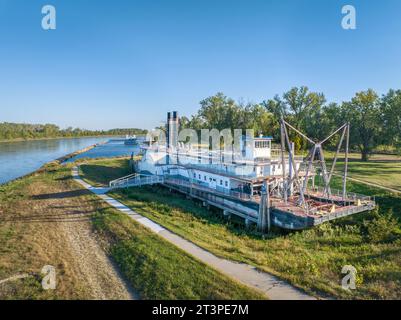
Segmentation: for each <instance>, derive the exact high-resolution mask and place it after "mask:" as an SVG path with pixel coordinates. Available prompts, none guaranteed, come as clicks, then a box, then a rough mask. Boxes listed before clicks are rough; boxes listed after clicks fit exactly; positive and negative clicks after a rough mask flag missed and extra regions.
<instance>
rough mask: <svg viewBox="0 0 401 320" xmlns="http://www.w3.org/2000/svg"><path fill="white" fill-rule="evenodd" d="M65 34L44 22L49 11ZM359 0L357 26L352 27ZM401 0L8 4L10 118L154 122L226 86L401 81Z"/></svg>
mask: <svg viewBox="0 0 401 320" xmlns="http://www.w3.org/2000/svg"><path fill="white" fill-rule="evenodd" d="M46 4H52V5H54V6H55V7H56V10H57V30H53V31H44V30H42V28H41V19H42V14H41V8H42V6H43V5H46ZM345 4H352V5H354V6H355V8H356V11H357V30H352V31H350V30H348V31H346V30H343V29H342V28H341V19H342V14H341V8H342V6H343V5H345ZM400 12H401V1H399V0H381V1H378V0H364V1H351V0H349V1H337V0H270V1H269V0H157V1H156V0H126V1H123V0H114V1H111V0H110V1H106V0H102V1H96V0H46V1H37V0H29V1H27V0H0V122H3V121H10V122H29V123H46V122H51V123H56V124H58V125H60V126H61V127H66V126H74V127H82V128H90V129H98V128H99V129H100V128H102V129H108V128H114V127H144V128H152V127H153V126H155V125H158V124H160V121H162V120H164V117H165V112H166V111H168V110H173V109H175V110H178V111H179V112H180V113H181V114H184V115H190V114H193V113H195V112H196V110H197V109H198V106H199V101H200V100H201V99H203V98H205V97H207V96H209V95H213V94H215V93H216V92H219V91H222V92H224V93H225V94H226V95H228V96H230V97H233V98H235V99H243V100H245V101H252V102H260V101H262V100H265V99H268V98H271V97H273V96H274V95H275V94H281V93H282V92H284V91H285V90H288V89H289V88H291V87H293V86H300V85H307V86H308V87H309V88H310V89H311V90H314V91H319V92H324V93H325V95H326V97H327V99H328V100H329V101H336V102H341V101H343V100H348V99H350V98H351V97H352V96H353V94H354V93H355V92H356V91H360V90H365V89H367V88H373V89H375V90H376V91H377V92H379V93H380V94H381V93H385V92H387V91H388V89H390V88H400V87H401V36H400V35H401V19H400Z"/></svg>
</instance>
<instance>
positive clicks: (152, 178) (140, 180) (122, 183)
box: [109, 173, 164, 189]
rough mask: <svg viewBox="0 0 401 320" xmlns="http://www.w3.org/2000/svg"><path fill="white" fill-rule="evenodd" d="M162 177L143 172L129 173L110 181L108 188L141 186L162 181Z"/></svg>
mask: <svg viewBox="0 0 401 320" xmlns="http://www.w3.org/2000/svg"><path fill="white" fill-rule="evenodd" d="M163 182H164V177H163V176H157V175H144V174H137V173H135V174H130V175H128V176H125V177H122V178H119V179H116V180H113V181H110V183H109V187H110V189H119V188H128V187H141V186H145V185H152V184H157V183H163Z"/></svg>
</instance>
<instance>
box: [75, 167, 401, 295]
mask: <svg viewBox="0 0 401 320" xmlns="http://www.w3.org/2000/svg"><path fill="white" fill-rule="evenodd" d="M91 165H92V166H93V167H92V168H91V170H92V175H91V177H90V179H91V180H92V181H96V174H93V173H94V172H97V175H98V176H99V180H98V182H100V181H102V179H103V178H104V173H103V170H102V167H100V166H97V164H96V163H93V164H89V165H88V166H91ZM115 165H117V164H116V163H113V166H115ZM119 165H120V166H121V167H120V168H119V170H121V169H122V168H123V167H124V166H125V165H126V163H125V162H124V161H122V162H120V163H119ZM102 166H106V167H107V163H102ZM88 168H89V167H86V168H83V173H84V174H85V171H87V170H88ZM116 172H117V171H116ZM107 176H108V177H109V178H110V177H112V178H116V177H117V176H118V175H117V174H116V175H115V176H113V175H112V173H111V172H110V171H108V173H107ZM102 177H103V178H102ZM340 182H341V181H340V180H339V179H337V178H335V179H334V181H333V186H334V187H336V186H337V187H338V186H339V184H340ZM349 190H350V191H354V192H358V193H364V194H368V195H375V196H376V199H377V201H378V203H379V205H380V209H379V211H378V212H377V213H364V214H358V215H355V216H353V217H349V218H345V219H341V220H338V221H336V222H333V223H327V224H324V225H322V226H320V227H316V228H314V229H311V230H305V231H301V232H291V233H287V232H283V231H281V230H275V231H274V232H273V233H272V234H271V235H269V236H268V237H267V238H266V239H263V238H262V236H261V235H260V234H258V233H257V232H255V231H246V230H244V228H243V227H241V226H239V225H237V224H235V223H233V222H230V221H226V220H223V219H222V218H221V215H220V214H217V213H213V212H210V211H207V210H206V209H205V208H203V207H201V206H200V205H199V204H196V203H194V202H193V201H192V200H187V199H185V198H184V197H182V196H181V195H179V194H171V193H170V192H168V191H167V190H165V189H164V188H161V187H146V188H141V189H134V188H131V189H129V190H128V191H127V190H122V191H118V192H114V193H113V196H114V197H116V198H118V199H119V200H120V201H122V202H123V203H125V204H126V205H128V206H129V207H131V208H133V209H134V210H135V211H137V212H138V213H140V214H143V215H145V216H147V217H149V218H151V219H152V220H154V221H157V222H158V223H160V224H162V225H164V226H165V227H167V228H168V229H170V230H172V231H174V232H176V233H177V234H179V235H181V236H183V237H185V238H187V239H189V240H191V241H193V242H194V243H196V244H198V245H199V246H201V247H203V248H206V249H208V250H210V251H211V252H213V253H215V254H217V255H219V256H221V257H225V258H229V259H232V260H236V261H241V262H246V263H249V264H251V265H254V266H256V267H258V268H260V269H262V270H265V271H267V272H271V273H274V274H276V275H278V276H280V277H282V278H284V279H287V280H288V281H289V282H291V283H292V284H294V285H297V286H299V287H301V288H304V289H305V290H306V291H308V292H310V293H314V294H322V295H329V296H332V297H338V298H347V299H397V298H398V299H399V298H400V297H401V249H400V248H401V238H400V233H401V232H400V229H401V225H400V220H398V221H397V220H394V217H397V218H398V219H399V218H400V217H401V216H400V215H401V197H398V196H396V195H393V194H390V193H387V192H383V191H382V190H378V189H375V188H372V187H367V186H366V185H363V184H359V183H354V182H350V183H349ZM391 211H392V212H393V213H391ZM387 214H392V217H393V218H389V216H387ZM347 264H351V265H353V266H354V267H355V268H356V269H357V270H358V277H357V290H355V291H351V292H347V291H345V290H343V289H342V288H341V278H342V277H343V275H342V274H341V269H342V267H343V266H344V265H347Z"/></svg>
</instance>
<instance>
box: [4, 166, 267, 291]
mask: <svg viewBox="0 0 401 320" xmlns="http://www.w3.org/2000/svg"><path fill="white" fill-rule="evenodd" d="M109 161H110V163H111V164H113V165H116V164H120V165H121V167H122V168H118V167H116V166H115V167H114V170H115V171H114V170H111V171H113V172H115V173H116V174H118V175H120V174H121V173H123V174H125V170H126V169H124V166H126V164H127V161H126V160H121V159H117V160H116V159H113V160H109ZM94 163H95V165H96V170H94V169H93V168H91V167H85V166H83V168H84V170H87V171H88V172H90V173H91V175H90V177H92V178H93V177H94V176H95V175H94V173H93V172H101V171H99V166H100V168H103V169H105V170H104V174H103V175H100V176H99V177H100V178H99V180H98V181H99V182H98V183H99V184H100V183H102V181H106V180H107V179H109V177H111V176H112V174H111V173H110V170H108V168H106V167H104V166H103V164H104V163H103V162H102V161H95V162H94ZM91 169H92V170H91ZM60 193H62V194H63V196H60V197H56V198H54V199H57V200H54V199H53V200H52V203H51V205H49V203H48V202H47V199H48V196H52V195H58V194H60ZM68 194H71V196H68ZM42 196H43V199H42ZM71 197H73V198H71ZM56 208H57V209H56ZM63 208H64V209H63ZM74 211H77V212H86V213H87V217H88V219H90V221H92V222H93V226H94V228H95V230H96V233H97V236H98V237H99V240H101V244H102V245H104V247H105V250H107V252H108V253H109V255H110V257H111V258H112V259H114V260H115V261H116V263H117V264H118V266H119V267H120V269H121V270H122V272H123V274H124V275H125V277H126V278H127V279H128V281H129V282H130V284H131V285H132V287H133V288H134V290H135V291H136V292H137V293H138V294H139V296H140V298H142V299H263V298H265V297H264V296H262V295H261V294H260V293H258V292H256V291H255V290H253V289H250V288H248V287H246V286H243V285H242V284H239V283H237V282H236V281H234V280H232V279H231V278H228V277H226V276H225V275H223V274H221V273H219V272H218V271H216V270H214V269H212V268H210V267H208V266H207V265H205V264H203V263H202V262H200V261H198V260H197V259H195V258H194V257H192V256H190V255H188V254H186V253H185V252H184V251H182V250H180V249H178V248H177V247H175V246H173V245H172V244H170V243H169V242H167V241H165V240H163V239H162V238H160V237H159V236H157V235H155V234H153V233H152V232H150V231H149V230H148V229H146V228H145V227H143V226H142V225H140V224H138V223H137V222H135V221H134V220H132V219H131V218H129V217H128V216H126V215H124V214H121V213H120V212H119V211H117V210H115V209H113V208H110V207H109V206H108V205H107V204H106V203H105V202H103V201H102V200H100V199H99V198H98V197H97V196H95V195H92V194H90V193H88V192H86V191H83V190H82V188H81V187H80V186H79V185H77V184H76V183H75V182H73V181H72V179H71V165H67V166H60V165H57V164H54V165H52V166H48V167H47V168H46V169H44V170H41V171H40V172H37V173H35V174H33V175H31V176H29V177H25V178H22V179H20V180H17V181H15V182H12V183H9V184H7V185H4V186H0V244H1V245H0V280H2V279H6V278H8V277H11V276H14V275H16V274H21V273H32V275H33V277H30V278H27V279H25V280H17V281H13V282H9V283H6V284H1V285H0V299H88V298H90V297H91V295H90V293H88V292H86V291H85V288H86V287H85V283H84V282H83V283H82V281H78V280H77V279H80V275H79V274H76V272H79V270H80V268H79V266H77V265H76V264H77V263H79V261H78V262H77V261H76V259H75V260H74V259H71V258H69V256H68V246H66V244H65V242H64V240H65V238H62V235H63V231H62V229H61V228H59V227H60V225H59V224H57V223H55V222H52V223H50V222H49V221H48V220H51V219H52V215H55V217H54V218H55V219H56V220H57V219H60V218H61V216H62V215H64V214H66V215H68V213H70V212H74ZM33 221H34V222H33ZM77 223H78V222H77ZM73 225H74V224H72V226H73ZM49 263H51V264H52V265H55V266H57V289H56V290H49V291H45V290H43V289H42V287H41V275H40V270H41V268H42V267H43V266H44V265H46V264H49Z"/></svg>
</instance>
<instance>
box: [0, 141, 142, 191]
mask: <svg viewBox="0 0 401 320" xmlns="http://www.w3.org/2000/svg"><path fill="white" fill-rule="evenodd" d="M110 139H115V138H108V137H97V138H75V139H52V140H37V141H18V142H1V143H0V184H3V183H5V182H8V181H10V180H13V179H16V178H19V177H21V176H24V175H26V174H29V173H31V172H33V171H35V170H37V169H39V168H40V167H41V166H43V165H44V164H45V163H47V162H50V161H53V160H56V159H58V158H60V157H62V156H65V155H67V154H70V153H73V152H75V151H78V150H81V149H84V148H86V147H89V146H91V145H94V144H97V143H104V142H107V143H106V144H103V145H99V146H98V147H96V148H94V149H91V150H89V151H87V152H85V153H83V154H80V155H78V156H77V157H75V158H74V159H73V160H75V159H77V158H83V157H89V158H99V157H116V156H124V155H130V154H131V153H137V151H139V147H138V146H126V145H124V142H122V141H113V140H110Z"/></svg>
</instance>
